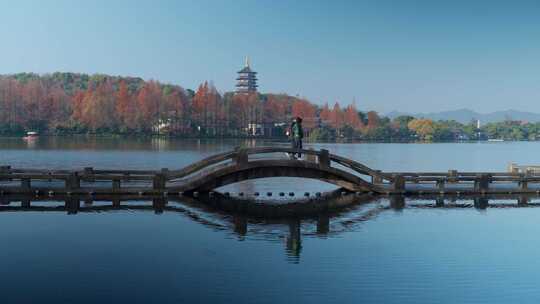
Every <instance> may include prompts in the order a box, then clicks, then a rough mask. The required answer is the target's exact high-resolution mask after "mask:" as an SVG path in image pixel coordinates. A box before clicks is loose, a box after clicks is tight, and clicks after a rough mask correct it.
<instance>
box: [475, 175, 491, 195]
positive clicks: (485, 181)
mask: <svg viewBox="0 0 540 304" xmlns="http://www.w3.org/2000/svg"><path fill="white" fill-rule="evenodd" d="M489 182H490V177H489V175H488V174H478V175H477V176H476V178H475V179H474V190H475V191H477V192H485V191H487V190H488V189H489Z"/></svg>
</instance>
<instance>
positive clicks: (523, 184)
mask: <svg viewBox="0 0 540 304" xmlns="http://www.w3.org/2000/svg"><path fill="white" fill-rule="evenodd" d="M530 174H531V173H530V171H528V170H527V171H525V173H520V174H519V186H520V188H521V190H527V189H528V188H529V183H528V177H529V176H530Z"/></svg>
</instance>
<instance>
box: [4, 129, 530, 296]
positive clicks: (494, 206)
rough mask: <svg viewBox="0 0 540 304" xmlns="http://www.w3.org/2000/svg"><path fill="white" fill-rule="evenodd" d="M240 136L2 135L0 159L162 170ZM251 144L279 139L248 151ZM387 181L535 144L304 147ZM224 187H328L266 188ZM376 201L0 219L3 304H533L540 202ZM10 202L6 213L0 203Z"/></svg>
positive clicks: (509, 156) (523, 158) (88, 208)
mask: <svg viewBox="0 0 540 304" xmlns="http://www.w3.org/2000/svg"><path fill="white" fill-rule="evenodd" d="M238 144H240V142H238V141H197V140H190V141H181V140H163V139H153V140H151V139H147V140H128V139H87V138H76V139H74V138H39V139H37V140H33V141H25V140H22V139H18V138H11V139H0V165H11V166H12V167H40V168H58V169H60V168H63V169H75V168H82V167H86V166H93V167H95V168H124V169H125V168H133V169H159V168H164V167H168V168H171V169H174V168H180V167H183V166H185V165H187V164H189V163H191V162H193V161H196V160H198V159H201V158H203V157H205V156H208V155H211V154H214V153H217V152H221V151H225V150H229V149H232V148H233V147H234V146H236V145H238ZM245 144H247V145H265V144H272V145H279V144H280V143H277V142H272V143H268V142H267V143H265V142H260V141H259V142H247V143H245ZM308 146H310V147H313V148H315V149H319V148H327V149H329V150H330V151H331V152H332V153H335V154H339V155H342V156H346V157H350V158H353V159H355V160H358V161H360V162H362V163H364V164H366V165H368V166H370V167H373V168H376V169H381V170H388V171H446V170H448V169H457V170H463V171H477V170H480V171H505V170H506V167H507V165H508V164H509V163H510V162H516V163H518V164H540V153H538V152H539V151H540V143H536V142H515V143H507V142H499V143H448V144H313V145H309V144H308ZM230 187H231V191H233V192H234V191H244V192H246V193H250V192H253V191H264V190H269V191H286V192H289V191H295V192H299V193H303V192H304V191H310V192H315V191H324V190H329V189H333V187H332V186H329V185H326V184H324V183H322V182H311V181H306V180H300V179H290V178H282V179H280V178H275V179H271V180H260V181H257V182H246V183H242V184H240V185H235V186H230ZM530 202H531V204H530V205H531V206H530V207H528V208H516V206H517V203H516V199H513V198H506V199H500V200H492V201H489V207H487V208H485V206H484V207H479V205H478V204H477V202H475V201H473V200H461V199H458V200H455V199H447V200H446V201H445V202H444V203H445V207H436V202H435V201H430V200H419V199H407V200H406V201H405V205H404V206H396V205H395V204H393V203H392V202H390V201H389V200H388V199H384V198H381V199H375V200H373V201H371V202H368V203H364V204H359V205H357V206H354V207H351V208H349V209H347V210H343V211H342V212H339V213H337V214H330V215H321V216H319V217H318V218H308V219H288V220H272V221H271V220H258V219H250V218H244V217H242V216H238V215H232V214H226V213H223V212H219V211H216V210H211V209H209V208H207V207H205V206H199V205H197V204H196V203H194V202H187V201H185V202H183V201H181V200H180V201H170V202H169V204H168V206H169V207H170V208H168V209H167V210H165V211H164V212H162V213H160V212H155V210H153V209H152V208H151V207H149V208H146V209H145V208H137V206H151V204H147V203H145V202H140V201H133V202H129V204H128V205H130V206H132V207H131V208H129V207H127V208H125V209H122V210H108V209H106V208H104V209H103V208H100V206H102V205H110V202H99V201H96V202H93V204H92V205H85V204H83V205H82V207H81V210H84V211H83V212H78V213H77V214H74V215H68V214H67V213H66V212H65V211H62V210H61V209H56V210H55V209H54V208H53V207H54V206H63V202H33V203H32V204H33V206H44V207H51V208H50V209H47V208H43V210H42V211H23V210H21V209H18V208H16V206H18V205H19V204H18V203H13V204H11V205H9V206H12V207H13V206H15V207H14V208H6V207H8V206H1V205H0V210H3V211H4V212H0V228H1V229H0V242H1V244H3V246H2V250H0V269H1V273H2V279H1V281H2V284H1V285H0V291H1V294H2V303H95V302H128V303H182V302H186V303H188V302H191V303H204V302H207V303H231V302H235V303H278V302H287V303H292V302H294V303H330V302H338V301H339V302H342V303H359V302H361V303H509V302H519V303H535V302H537V300H538V298H540V290H539V289H538V288H537V284H536V281H535V279H536V278H537V277H538V274H539V273H540V261H539V260H538V259H537V257H538V256H539V254H540V246H539V245H537V231H538V230H539V229H540V220H539V219H540V207H539V208H537V207H535V204H536V203H538V202H540V199H537V198H532V199H531V201H530ZM2 208H4V209H2Z"/></svg>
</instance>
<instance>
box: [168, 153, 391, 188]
mask: <svg viewBox="0 0 540 304" xmlns="http://www.w3.org/2000/svg"><path fill="white" fill-rule="evenodd" d="M272 153H290V154H292V153H301V154H304V155H306V161H312V162H317V163H319V165H320V166H321V167H331V166H332V164H331V163H332V162H334V163H336V164H338V165H341V166H344V167H347V168H349V169H351V170H353V171H355V172H357V173H359V174H362V175H366V176H371V178H372V182H374V183H382V182H383V181H385V180H386V181H388V182H393V177H392V176H391V175H388V174H384V173H382V172H381V171H379V170H373V169H371V168H369V167H367V166H365V165H363V164H361V163H359V162H357V161H354V160H351V159H348V158H345V157H342V156H338V155H335V154H330V153H329V151H328V150H325V149H322V150H312V149H293V148H287V147H255V148H236V149H235V150H233V151H229V152H224V153H220V154H217V155H213V156H210V157H208V158H205V159H202V160H200V161H198V162H196V163H193V164H191V165H189V166H187V167H184V168H182V169H180V170H173V171H170V172H169V173H168V175H167V179H168V180H173V179H178V178H183V177H186V176H189V175H191V174H194V173H196V172H198V171H200V170H202V169H205V168H209V167H211V166H214V165H217V164H220V163H223V162H226V161H231V162H233V163H234V164H237V165H242V164H246V163H248V162H249V156H250V155H262V154H272Z"/></svg>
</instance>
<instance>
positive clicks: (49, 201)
mask: <svg viewBox="0 0 540 304" xmlns="http://www.w3.org/2000/svg"><path fill="white" fill-rule="evenodd" d="M325 200H327V201H328V203H329V204H330V203H331V202H330V201H332V200H333V201H343V200H349V201H350V202H351V203H350V204H348V207H347V208H345V209H342V210H340V211H336V212H332V211H327V212H320V213H318V214H312V215H308V216H305V217H298V216H296V215H291V216H290V217H283V218H274V219H273V218H266V217H260V216H258V215H257V214H259V213H261V212H255V213H254V214H255V215H252V214H249V213H248V214H246V213H243V212H242V211H245V210H242V209H241V208H238V209H235V210H231V209H230V208H229V207H228V206H240V205H242V204H243V203H245V201H239V200H237V199H231V198H226V197H213V198H209V197H199V198H192V197H179V198H167V197H163V196H154V197H140V196H138V195H132V196H102V195H97V196H94V197H91V196H57V197H28V196H23V195H18V196H3V197H1V199H0V214H3V213H9V212H38V213H59V212H64V213H67V214H70V215H75V214H81V213H82V214H85V213H108V212H118V211H138V212H154V213H156V214H162V213H175V214H181V215H182V216H184V217H186V218H188V219H190V220H191V221H193V222H196V223H199V224H201V225H204V226H206V227H209V228H211V229H217V230H222V231H229V232H230V233H233V234H234V235H237V237H238V238H245V237H249V236H250V235H251V236H256V237H257V239H260V238H261V236H262V238H264V239H269V240H272V241H275V240H284V245H285V249H286V252H287V255H288V256H289V258H290V261H292V262H295V261H298V258H299V256H300V254H301V251H302V238H304V237H322V238H326V237H333V236H337V235H339V234H342V233H345V232H349V231H354V230H355V229H356V228H357V227H358V226H359V225H363V224H364V223H365V222H366V221H369V220H371V219H373V218H375V217H377V216H379V215H380V214H382V213H384V212H391V211H397V212H401V210H405V209H407V208H409V209H420V210H422V209H438V210H450V209H466V208H470V209H473V208H475V209H477V210H486V209H490V208H496V209H499V208H537V207H540V197H538V196H528V195H519V196H515V195H486V196H468V197H467V196H465V197H458V196H448V197H442V196H421V197H405V196H402V195H393V196H384V197H381V196H379V197H359V196H357V195H355V194H348V195H343V196H341V195H340V196H334V197H328V198H326V199H325ZM220 201H221V202H220ZM223 201H228V203H224V202H223ZM263 205H264V204H260V205H259V206H261V208H264V206H263ZM224 206H225V209H223V207H224Z"/></svg>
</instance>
